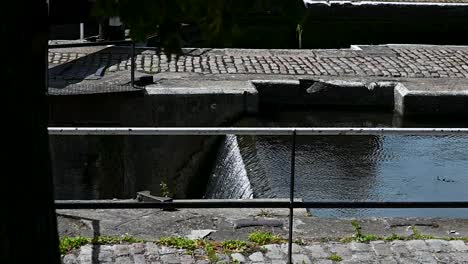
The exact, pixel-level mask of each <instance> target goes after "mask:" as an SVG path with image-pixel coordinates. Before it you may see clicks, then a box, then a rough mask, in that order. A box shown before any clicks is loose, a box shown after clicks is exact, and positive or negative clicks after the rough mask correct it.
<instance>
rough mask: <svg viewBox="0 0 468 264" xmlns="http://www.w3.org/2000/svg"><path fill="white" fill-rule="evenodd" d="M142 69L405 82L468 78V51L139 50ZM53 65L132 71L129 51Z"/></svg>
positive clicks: (59, 59) (72, 73) (61, 53)
mask: <svg viewBox="0 0 468 264" xmlns="http://www.w3.org/2000/svg"><path fill="white" fill-rule="evenodd" d="M138 53H139V54H138V55H137V57H136V66H137V70H138V71H140V72H146V73H157V72H193V73H200V74H286V75H316V76H323V75H326V76H368V77H400V78H405V77H406V78H444V77H445V78H446V77H451V78H466V77H468V47H464V46H458V47H457V46H426V45H382V46H355V47H354V48H353V49H342V50H242V49H185V50H184V55H182V56H179V57H177V58H176V57H173V58H172V59H171V60H168V57H167V56H166V55H164V54H163V55H161V54H157V53H156V52H155V51H153V50H143V49H138ZM49 63H50V64H51V65H50V66H52V67H54V66H56V65H58V64H64V63H70V64H71V65H70V67H67V68H64V69H62V70H61V71H59V72H57V73H55V74H52V76H51V78H52V79H55V78H58V79H60V78H65V79H67V78H68V79H73V78H75V77H77V76H78V77H77V78H80V77H79V76H80V73H81V75H83V74H86V73H85V72H83V68H87V69H92V70H91V71H93V73H94V71H95V70H96V69H101V70H103V71H104V72H105V73H109V72H118V71H124V70H129V69H130V59H129V53H128V52H127V49H125V48H115V49H112V48H106V49H103V50H100V51H98V52H94V53H83V52H81V53H80V51H79V50H76V49H72V48H71V49H66V50H63V49H62V50H54V49H51V50H50V53H49Z"/></svg>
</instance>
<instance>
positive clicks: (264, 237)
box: [249, 231, 285, 245]
mask: <svg viewBox="0 0 468 264" xmlns="http://www.w3.org/2000/svg"><path fill="white" fill-rule="evenodd" d="M249 240H250V241H252V242H254V243H256V244H258V245H265V244H271V243H281V242H284V241H285V240H284V239H283V238H282V237H280V236H278V235H273V234H272V233H270V232H264V231H255V232H252V233H250V234H249Z"/></svg>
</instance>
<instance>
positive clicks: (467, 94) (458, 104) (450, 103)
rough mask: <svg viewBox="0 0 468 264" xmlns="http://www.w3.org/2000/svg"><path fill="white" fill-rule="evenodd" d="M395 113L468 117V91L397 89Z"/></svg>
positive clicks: (403, 87)
mask: <svg viewBox="0 0 468 264" xmlns="http://www.w3.org/2000/svg"><path fill="white" fill-rule="evenodd" d="M395 111H396V112H397V113H398V114H400V115H404V116H423V115H424V116H429V115H466V114H468V90H464V91H418V90H409V89H407V88H406V87H405V86H404V85H403V84H397V86H396V87H395Z"/></svg>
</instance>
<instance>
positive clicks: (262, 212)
mask: <svg viewBox="0 0 468 264" xmlns="http://www.w3.org/2000/svg"><path fill="white" fill-rule="evenodd" d="M257 216H261V217H272V216H273V213H272V212H270V211H268V210H263V209H260V213H258V214H257Z"/></svg>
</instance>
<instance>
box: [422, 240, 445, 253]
mask: <svg viewBox="0 0 468 264" xmlns="http://www.w3.org/2000/svg"><path fill="white" fill-rule="evenodd" d="M426 244H427V246H428V247H429V249H430V250H431V251H432V252H446V251H449V250H450V247H449V243H448V241H445V240H441V239H429V240H426Z"/></svg>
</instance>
